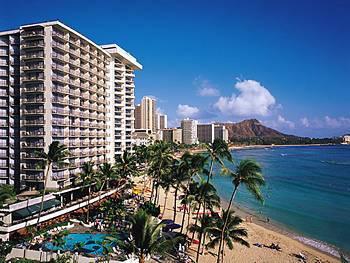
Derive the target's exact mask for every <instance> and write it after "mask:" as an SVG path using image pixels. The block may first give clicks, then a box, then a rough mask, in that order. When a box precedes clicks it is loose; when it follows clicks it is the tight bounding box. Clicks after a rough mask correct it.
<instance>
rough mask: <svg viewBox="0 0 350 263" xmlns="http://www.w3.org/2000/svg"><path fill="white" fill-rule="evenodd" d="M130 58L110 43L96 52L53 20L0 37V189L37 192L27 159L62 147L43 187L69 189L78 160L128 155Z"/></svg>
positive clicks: (40, 177)
mask: <svg viewBox="0 0 350 263" xmlns="http://www.w3.org/2000/svg"><path fill="white" fill-rule="evenodd" d="M137 69H142V65H141V64H139V63H138V62H137V61H136V59H135V58H134V57H133V56H131V55H130V54H129V53H127V52H126V51H124V50H123V49H121V48H120V47H118V46H117V45H115V44H113V45H105V46H99V45H97V44H96V43H94V42H92V41H91V40H89V39H88V38H86V37H85V36H83V35H81V34H80V33H78V32H77V31H75V30H74V29H72V28H70V27H68V26H66V25H64V24H63V23H61V22H59V21H52V22H45V23H38V24H31V25H24V26H21V27H20V28H19V29H16V30H11V31H4V32H0V183H2V184H14V185H15V186H16V188H17V189H23V188H36V189H40V188H41V187H42V186H43V183H44V172H45V171H44V170H43V169H41V168H39V167H38V165H37V164H38V162H39V161H40V159H38V158H37V155H36V154H35V152H36V151H39V150H45V151H47V150H48V147H49V145H50V144H51V143H52V142H53V141H59V142H61V143H63V144H65V145H66V146H67V147H68V149H69V151H70V156H69V158H68V162H67V164H66V165H65V166H64V167H55V166H54V167H53V169H52V170H51V171H49V176H48V184H47V186H48V188H51V189H58V188H63V187H66V186H68V185H70V184H71V181H72V180H73V178H74V176H75V175H76V174H78V173H79V172H80V171H81V166H82V164H83V163H84V162H87V161H92V162H94V163H95V164H96V165H98V164H101V163H104V162H112V161H113V159H114V157H115V154H121V153H122V152H123V151H124V150H126V149H127V150H130V149H131V146H132V137H131V134H132V132H133V129H134V98H135V97H134V88H135V85H134V77H135V75H134V70H137Z"/></svg>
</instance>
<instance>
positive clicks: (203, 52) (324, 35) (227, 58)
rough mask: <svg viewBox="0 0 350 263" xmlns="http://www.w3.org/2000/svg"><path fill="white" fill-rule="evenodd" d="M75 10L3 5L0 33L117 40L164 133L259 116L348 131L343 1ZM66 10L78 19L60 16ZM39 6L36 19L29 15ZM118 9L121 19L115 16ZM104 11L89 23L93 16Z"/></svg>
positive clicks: (290, 126)
mask: <svg viewBox="0 0 350 263" xmlns="http://www.w3.org/2000/svg"><path fill="white" fill-rule="evenodd" d="M81 3H82V2H80V1H75V2H69V3H68V2H65V1H62V2H60V5H57V6H55V8H52V5H51V4H48V3H44V2H42V1H35V2H34V3H33V4H32V5H31V6H26V5H24V4H23V5H21V4H20V5H18V6H14V5H11V4H8V3H4V4H3V7H4V8H5V9H7V10H8V12H6V14H5V13H4V14H2V15H1V19H0V27H1V28H2V29H4V30H5V29H11V28H16V27H17V26H18V25H21V24H26V23H32V22H33V21H45V20H52V19H57V18H58V19H59V20H61V21H62V22H64V23H67V24H69V25H70V26H72V27H73V28H77V29H78V30H79V31H80V32H81V33H82V34H84V35H86V36H88V37H89V38H91V39H93V40H94V41H96V42H97V43H99V44H102V43H105V42H113V40H114V39H117V40H118V43H117V44H119V45H120V46H122V47H128V51H129V52H130V53H131V54H137V57H138V59H139V60H140V61H141V63H142V64H143V65H145V68H144V70H143V71H142V72H140V74H138V79H137V81H136V82H137V86H138V89H137V91H136V94H135V96H136V101H139V100H140V99H141V98H142V97H143V96H145V95H149V94H152V95H154V97H155V98H157V104H158V107H159V110H160V111H163V112H165V113H166V114H167V115H168V122H169V127H171V126H179V124H180V120H181V119H183V118H185V117H190V118H195V119H198V120H199V121H200V122H202V123H208V122H212V121H233V122H236V121H240V120H243V119H248V118H257V119H258V120H260V121H262V122H263V123H264V124H266V125H267V126H270V127H272V128H276V129H278V130H281V131H283V132H286V133H291V134H296V135H302V136H311V137H324V136H337V135H342V134H344V133H349V131H350V116H349V113H348V110H347V105H348V101H349V100H350V91H349V89H348V84H347V75H348V70H349V68H350V62H349V61H350V55H349V52H348V50H347V49H348V47H349V45H350V37H349V34H348V33H347V26H346V25H348V24H349V23H350V18H349V17H348V16H347V11H348V10H349V9H350V4H349V3H348V2H346V1H341V0H338V1H336V2H333V3H330V2H326V1H321V2H319V3H318V4H317V5H314V4H312V3H311V2H309V3H294V2H288V3H280V2H278V1H268V2H264V3H263V2H261V1H250V2H248V3H246V4H243V3H240V2H234V3H231V2H226V3H225V4H222V5H220V4H215V5H214V4H210V3H209V2H200V4H199V2H195V1H191V2H188V3H186V4H184V3H176V2H167V3H162V4H159V5H151V4H150V2H143V1H140V2H138V4H136V5H132V6H128V5H127V4H125V3H123V2H118V1H117V2H114V3H110V4H109V5H108V7H109V8H108V9H106V8H104V7H103V5H100V4H99V3H97V2H92V3H91V4H89V5H82V4H81ZM68 6H69V7H70V9H71V10H78V9H79V10H80V12H65V10H66V8H67V7H68ZM22 7H23V8H22ZM146 7H147V13H145V12H144V10H146ZM223 7H225V8H223ZM38 8H40V9H41V10H43V12H41V14H39V13H38V12H31V11H30V10H35V9H38ZM117 9H122V10H123V12H121V13H119V14H118V17H115V16H113V12H114V11H113V10H117ZM14 13H17V14H18V15H16V16H13V15H12V14H14ZM102 13H103V14H104V16H103V17H101V18H100V19H98V22H96V23H95V24H94V25H91V23H90V19H91V17H94V16H99V15H100V14H102ZM179 14H181V19H180V20H179V19H178V17H179ZM146 20H147V21H148V22H147V23H144V21H146ZM110 32H113V33H112V34H110ZM150 36H152V37H150ZM144 40H147V41H144Z"/></svg>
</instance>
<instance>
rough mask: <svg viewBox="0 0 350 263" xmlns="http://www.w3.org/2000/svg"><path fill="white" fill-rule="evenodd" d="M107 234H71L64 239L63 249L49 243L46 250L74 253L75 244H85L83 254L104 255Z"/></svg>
mask: <svg viewBox="0 0 350 263" xmlns="http://www.w3.org/2000/svg"><path fill="white" fill-rule="evenodd" d="M105 237H106V234H101V233H94V234H90V233H79V234H78V233H71V234H68V235H67V236H66V237H64V240H65V244H64V245H63V246H62V247H57V246H54V245H53V244H52V243H50V242H48V243H46V244H45V248H46V249H47V250H51V251H57V250H62V251H74V249H75V247H74V246H75V244H77V243H80V242H81V243H83V244H84V245H83V247H82V250H81V252H84V253H87V254H92V255H103V248H102V245H101V243H102V241H103V240H104V239H105Z"/></svg>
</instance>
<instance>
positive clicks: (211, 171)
mask: <svg viewBox="0 0 350 263" xmlns="http://www.w3.org/2000/svg"><path fill="white" fill-rule="evenodd" d="M213 166H214V161H213V159H211V161H210V169H209V174H208V178H207V184H208V183H209V180H210V177H211V175H212V173H213ZM203 195H204V193H203V194H202V197H203ZM203 212H204V213H205V199H204V200H203Z"/></svg>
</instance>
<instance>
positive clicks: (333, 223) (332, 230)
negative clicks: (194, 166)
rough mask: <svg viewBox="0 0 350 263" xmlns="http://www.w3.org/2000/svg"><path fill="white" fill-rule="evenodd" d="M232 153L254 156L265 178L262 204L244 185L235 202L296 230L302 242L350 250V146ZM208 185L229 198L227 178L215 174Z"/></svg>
mask: <svg viewBox="0 0 350 263" xmlns="http://www.w3.org/2000/svg"><path fill="white" fill-rule="evenodd" d="M232 155H233V157H234V159H235V160H239V159H244V158H252V159H255V160H257V161H258V162H259V163H260V164H261V165H262V167H263V173H264V175H265V179H266V182H267V185H266V186H265V187H264V190H263V192H264V196H265V204H264V205H261V204H259V203H258V202H256V201H255V200H253V198H252V197H251V196H250V194H249V193H248V192H247V191H246V190H245V189H241V190H240V191H239V192H238V195H237V199H236V202H237V204H239V205H240V206H242V207H245V208H248V209H250V210H253V211H255V212H256V213H259V214H262V215H263V216H264V217H265V216H266V217H269V218H271V219H272V220H273V221H276V222H278V223H280V224H282V225H284V226H286V227H287V228H288V229H290V230H292V231H295V232H296V233H299V234H300V236H304V237H306V238H303V241H305V242H306V241H308V242H309V243H312V242H313V241H312V240H315V239H316V240H320V241H323V242H326V243H328V244H331V245H334V246H336V247H338V248H340V249H342V250H344V251H347V252H349V251H350V146H346V145H344V146H305V147H304V146H303V147H297V146H295V147H274V148H262V149H250V150H234V151H233V152H232ZM213 183H214V185H215V186H216V187H217V190H218V192H219V194H220V196H221V197H222V198H223V199H225V200H229V198H230V195H231V192H232V184H231V180H230V179H229V178H227V177H220V176H215V177H214V178H213ZM314 243H315V242H314ZM315 244H316V245H317V246H321V244H320V243H315ZM315 244H313V245H315ZM320 248H326V247H320ZM326 249H327V248H326Z"/></svg>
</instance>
